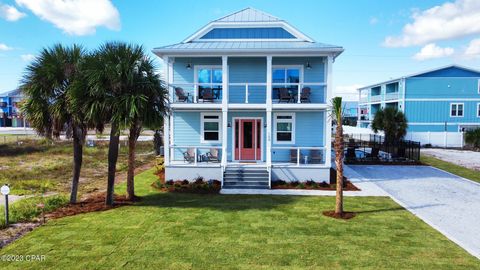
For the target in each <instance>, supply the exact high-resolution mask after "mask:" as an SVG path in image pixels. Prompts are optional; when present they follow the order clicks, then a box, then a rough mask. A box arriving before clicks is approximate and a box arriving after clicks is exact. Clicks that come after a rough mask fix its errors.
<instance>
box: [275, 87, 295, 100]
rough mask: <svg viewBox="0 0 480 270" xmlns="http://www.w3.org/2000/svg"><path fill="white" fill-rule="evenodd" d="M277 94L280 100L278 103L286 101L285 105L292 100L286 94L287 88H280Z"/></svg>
mask: <svg viewBox="0 0 480 270" xmlns="http://www.w3.org/2000/svg"><path fill="white" fill-rule="evenodd" d="M279 93H280V99H279V101H278V102H282V101H286V102H287V103H290V101H291V100H292V99H293V96H292V95H291V94H290V93H289V92H288V89H287V88H280V90H279Z"/></svg>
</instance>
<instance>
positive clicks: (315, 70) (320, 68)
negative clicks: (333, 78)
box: [272, 57, 326, 83]
mask: <svg viewBox="0 0 480 270" xmlns="http://www.w3.org/2000/svg"><path fill="white" fill-rule="evenodd" d="M324 60H325V58H324V57H273V58H272V64H273V65H302V66H304V68H303V81H304V82H305V83H309V82H320V83H321V82H326V78H325V63H324V62H325V61H324ZM307 62H309V63H310V66H311V68H310V69H307V68H305V65H306V64H307Z"/></svg>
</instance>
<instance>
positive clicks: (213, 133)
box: [200, 113, 222, 143]
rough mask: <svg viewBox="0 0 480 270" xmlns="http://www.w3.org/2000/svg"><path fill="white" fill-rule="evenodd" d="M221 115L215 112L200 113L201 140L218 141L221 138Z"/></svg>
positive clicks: (203, 141) (205, 141)
mask: <svg viewBox="0 0 480 270" xmlns="http://www.w3.org/2000/svg"><path fill="white" fill-rule="evenodd" d="M221 120H222V119H221V117H220V114H216V113H209V114H207V113H202V114H201V126H200V129H201V130H200V133H201V142H202V143H219V142H220V140H221V122H222V121H221Z"/></svg>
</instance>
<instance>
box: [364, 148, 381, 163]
mask: <svg viewBox="0 0 480 270" xmlns="http://www.w3.org/2000/svg"><path fill="white" fill-rule="evenodd" d="M379 153H380V148H377V147H374V148H372V152H370V153H367V155H366V158H367V159H368V160H378V159H379V158H378V154H379Z"/></svg>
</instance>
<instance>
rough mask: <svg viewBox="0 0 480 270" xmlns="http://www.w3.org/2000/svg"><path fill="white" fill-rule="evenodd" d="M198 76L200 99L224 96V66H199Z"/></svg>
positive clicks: (197, 68)
mask: <svg viewBox="0 0 480 270" xmlns="http://www.w3.org/2000/svg"><path fill="white" fill-rule="evenodd" d="M196 77H197V83H198V97H199V98H200V99H203V98H204V97H205V98H208V99H211V98H213V99H214V100H219V99H221V98H222V67H221V66H197V67H196Z"/></svg>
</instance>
